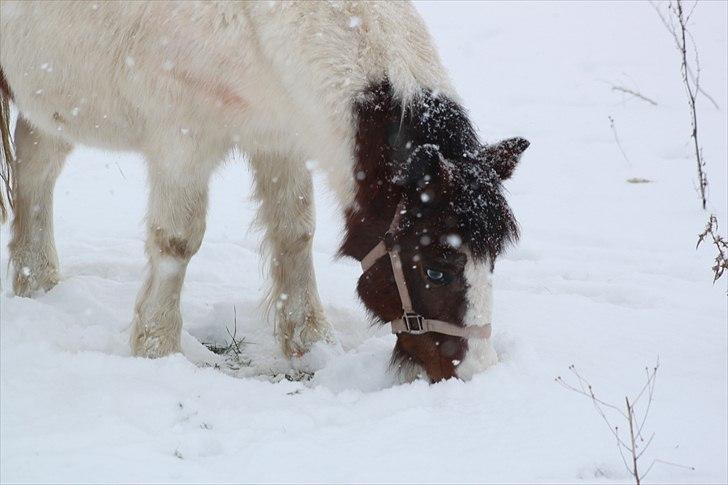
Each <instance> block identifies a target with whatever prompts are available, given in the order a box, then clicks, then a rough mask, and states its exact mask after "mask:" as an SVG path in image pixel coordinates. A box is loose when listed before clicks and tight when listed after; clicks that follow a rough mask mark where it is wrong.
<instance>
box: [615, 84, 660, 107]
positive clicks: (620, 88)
mask: <svg viewBox="0 0 728 485" xmlns="http://www.w3.org/2000/svg"><path fill="white" fill-rule="evenodd" d="M612 91H617V92H620V93H625V94H631V95H632V96H634V97H636V98H638V99H641V100H642V101H646V102H648V103H650V104H651V105H652V106H657V101H655V100H654V99H650V98H648V97H647V96H645V95H644V94H642V93H640V92H638V91H633V90H632V89H629V88H625V87H624V86H617V85H612Z"/></svg>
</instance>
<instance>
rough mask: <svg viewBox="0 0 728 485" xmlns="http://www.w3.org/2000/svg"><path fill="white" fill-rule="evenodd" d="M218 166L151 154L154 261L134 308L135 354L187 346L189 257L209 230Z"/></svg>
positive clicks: (159, 354)
mask: <svg viewBox="0 0 728 485" xmlns="http://www.w3.org/2000/svg"><path fill="white" fill-rule="evenodd" d="M150 158H151V157H150ZM213 167H214V164H213V165H210V164H209V163H207V164H206V163H205V162H203V161H197V160H190V159H183V160H179V159H175V160H168V159H166V157H158V158H156V159H150V160H149V182H150V183H149V207H148V209H147V243H146V251H147V256H148V258H149V266H148V272H147V276H146V282H145V283H144V286H143V287H142V289H141V291H140V292H139V295H138V297H137V302H136V307H135V311H134V321H133V323H132V333H131V347H132V352H133V353H134V355H138V356H143V357H162V356H164V355H168V354H170V353H173V352H180V351H181V346H180V339H181V332H182V316H181V314H180V292H181V290H182V283H183V281H184V276H185V271H186V269H187V263H189V261H190V258H192V256H193V255H194V254H195V253H196V252H197V250H198V249H199V247H200V244H201V243H202V237H203V235H204V233H205V216H206V213H207V195H208V184H209V178H210V173H211V171H212V168H213Z"/></svg>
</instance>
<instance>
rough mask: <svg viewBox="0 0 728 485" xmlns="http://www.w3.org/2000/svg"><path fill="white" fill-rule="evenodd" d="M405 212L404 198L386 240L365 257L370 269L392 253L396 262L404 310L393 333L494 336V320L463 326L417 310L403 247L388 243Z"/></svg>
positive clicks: (364, 268)
mask: <svg viewBox="0 0 728 485" xmlns="http://www.w3.org/2000/svg"><path fill="white" fill-rule="evenodd" d="M403 212H404V204H403V202H402V201H400V203H399V204H398V205H397V209H396V211H395V213H394V217H393V218H392V223H391V224H390V225H389V230H388V231H387V233H386V234H385V236H384V240H382V241H379V244H377V245H376V246H374V248H373V249H372V250H371V251H369V252H368V253H367V255H366V256H364V258H363V259H362V260H361V268H362V271H364V272H366V271H367V270H368V269H369V268H371V267H372V266H373V265H374V263H376V262H377V261H378V260H379V258H381V257H383V256H385V255H387V254H389V260H390V262H391V263H392V273H394V281H395V283H397V291H398V292H399V299H400V301H401V302H402V311H403V314H402V318H398V319H396V320H392V321H391V322H389V323H390V325H391V326H392V333H394V334H398V333H408V334H411V335H422V334H424V333H427V332H436V333H441V334H444V335H452V336H453V337H460V338H466V339H472V338H482V339H487V338H490V334H491V324H490V323H487V324H485V325H479V326H469V327H461V326H459V325H455V324H454V323H450V322H443V321H442V320H433V319H431V318H424V317H423V316H422V315H420V314H419V313H417V312H415V311H414V309H413V308H412V299H411V298H410V293H409V290H408V289H407V280H405V277H404V270H403V269H402V259H401V258H400V256H399V249H398V248H397V245H396V244H391V247H392V249H390V250H387V244H386V242H385V241H386V240H387V239H389V238H392V239H393V238H394V231H395V230H396V228H397V226H398V225H399V219H400V217H401V214H402V213H403Z"/></svg>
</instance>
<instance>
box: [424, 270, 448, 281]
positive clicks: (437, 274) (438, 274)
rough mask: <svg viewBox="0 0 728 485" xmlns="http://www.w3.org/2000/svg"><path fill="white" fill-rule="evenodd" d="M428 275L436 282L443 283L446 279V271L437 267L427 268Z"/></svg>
mask: <svg viewBox="0 0 728 485" xmlns="http://www.w3.org/2000/svg"><path fill="white" fill-rule="evenodd" d="M427 277H428V278H430V280H432V281H434V282H435V283H442V282H443V281H444V280H445V273H443V272H442V271H437V270H436V269H431V268H427Z"/></svg>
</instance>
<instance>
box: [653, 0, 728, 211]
mask: <svg viewBox="0 0 728 485" xmlns="http://www.w3.org/2000/svg"><path fill="white" fill-rule="evenodd" d="M650 4H651V5H652V7H653V8H654V9H655V12H657V15H658V16H659V18H660V21H661V22H662V24H663V25H664V26H665V28H666V29H667V31H668V33H669V34H670V35H671V37H672V39H673V42H674V43H675V48H676V49H677V50H678V52H679V54H680V74H681V76H682V81H683V86H684V87H685V94H686V95H687V99H688V106H689V108H690V128H691V131H690V137H691V138H692V140H693V147H694V150H695V163H696V167H697V171H698V188H699V191H700V200H701V203H702V206H703V209H705V207H706V205H707V200H706V189H707V187H708V178H707V176H706V174H705V160H703V154H702V150H701V149H700V141H699V132H698V110H697V104H696V101H697V95H698V94H699V93H700V92H701V88H700V58H699V56H698V48H697V45H696V43H695V40H694V39H693V37H692V34H691V33H690V31H689V30H688V28H687V25H688V21H689V20H690V16H691V15H692V13H693V11H694V10H695V5H693V8H692V9H691V11H690V13H689V14H688V15H687V16H686V15H685V12H684V10H683V2H682V0H676V1H675V2H674V3H673V2H670V3H668V5H667V10H668V15H667V16H665V15H663V13H662V11H661V10H660V8H659V7H658V6H657V5H656V4H655V3H654V2H650ZM688 38H690V42H691V44H692V48H693V49H692V50H693V63H694V64H695V74H693V71H692V66H691V62H690V60H689V59H688V41H687V39H688ZM706 97H707V98H710V97H709V96H706ZM714 104H715V103H714Z"/></svg>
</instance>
